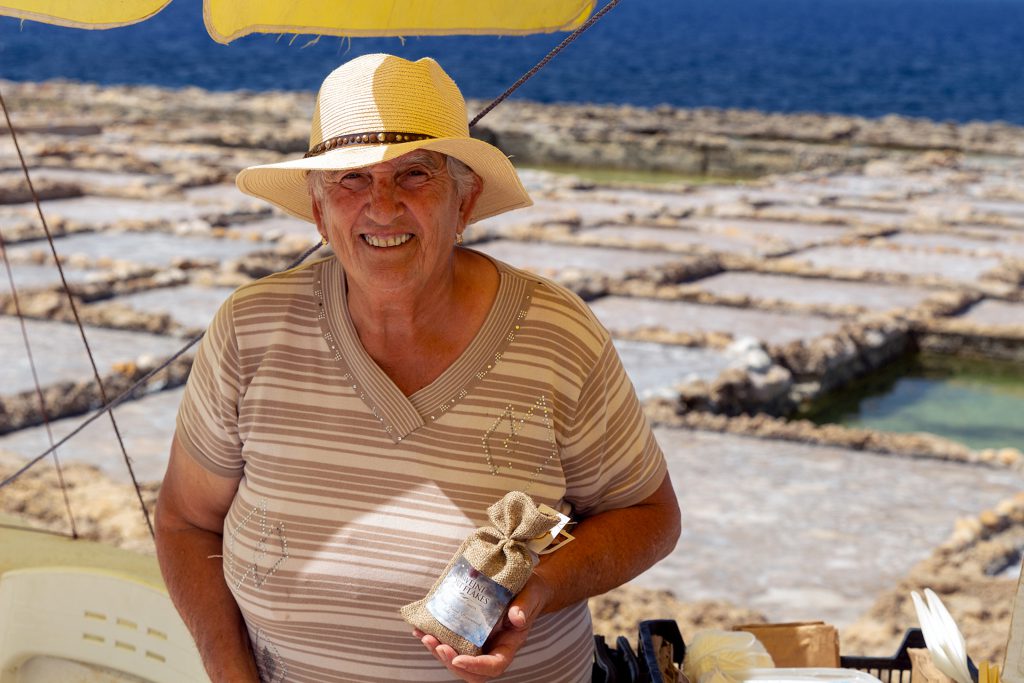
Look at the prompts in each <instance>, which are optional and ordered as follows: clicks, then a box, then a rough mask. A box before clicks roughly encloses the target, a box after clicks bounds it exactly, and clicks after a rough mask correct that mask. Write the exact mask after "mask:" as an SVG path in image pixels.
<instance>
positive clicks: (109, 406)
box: [0, 0, 620, 535]
mask: <svg viewBox="0 0 1024 683" xmlns="http://www.w3.org/2000/svg"><path fill="white" fill-rule="evenodd" d="M619 2H620V0H609V2H608V3H607V4H606V5H605V6H604V7H602V8H601V10H600V11H598V12H597V13H595V14H594V15H593V16H592V17H590V19H588V20H587V21H586V22H585V23H584V24H582V25H581V26H580V27H579V28H577V29H576V30H575V31H573V32H572V33H571V34H569V35H568V36H566V38H565V39H564V40H562V42H560V43H559V44H558V45H557V46H555V48H554V49H552V50H551V51H550V52H548V54H546V55H545V56H544V58H543V59H541V60H540V61H539V62H538V63H537V64H536V65H535V66H534V67H533V68H532V69H530V70H529V71H527V72H526V73H525V74H523V75H522V76H521V77H520V78H519V79H518V80H517V81H516V82H515V83H513V84H512V85H511V86H509V87H508V88H507V89H506V90H505V91H504V92H503V93H502V94H501V95H499V96H498V97H497V98H495V99H494V100H493V101H492V102H491V103H490V104H488V105H487V106H486V107H484V108H483V109H482V110H481V111H480V112H479V113H478V114H477V115H476V116H475V117H473V120H472V121H470V122H469V127H470V128H472V127H473V126H475V125H476V124H477V123H478V122H479V121H480V119H482V118H483V117H484V116H486V115H487V114H488V113H489V112H490V111H491V110H493V109H494V108H495V107H497V106H498V105H499V104H501V103H502V102H504V101H505V100H506V99H508V97H509V96H510V95H511V94H512V93H513V92H515V91H516V90H518V89H519V88H520V87H521V86H522V85H523V84H524V83H526V81H528V80H529V79H530V78H532V77H533V76H534V75H535V74H536V73H537V72H538V71H540V70H541V69H542V68H544V66H545V65H547V63H548V62H550V61H551V60H552V59H553V58H554V57H555V55H557V54H558V53H559V52H561V51H562V50H564V49H565V48H566V47H568V45H569V44H570V43H572V42H573V41H575V40H576V39H577V38H578V37H579V36H580V35H582V34H583V32H584V31H586V30H587V29H589V28H590V27H591V26H593V25H594V24H595V23H597V22H598V21H599V20H600V19H601V18H603V17H604V16H605V15H606V14H607V13H608V12H609V11H611V10H612V9H613V8H614V7H615V6H616V5H618V4H619ZM0 104H2V105H3V109H4V115H5V116H6V117H7V125H8V129H9V130H10V132H11V136H12V138H14V139H15V147H16V148H17V149H18V158H19V160H20V161H21V166H22V170H23V171H24V173H25V178H26V180H28V183H29V189H30V191H31V193H32V198H33V200H34V201H35V204H36V209H37V210H38V212H39V217H40V219H41V220H42V222H43V229H44V230H45V232H46V237H47V240H48V241H49V243H50V249H51V251H52V252H53V257H54V260H55V261H56V262H57V268H58V270H59V271H60V276H61V282H62V284H63V287H64V290H65V292H67V294H68V300H69V302H70V303H71V309H72V312H73V314H74V317H75V322H76V324H77V325H78V328H79V331H80V332H81V335H82V341H83V343H84V344H85V347H86V351H87V353H88V354H89V360H90V362H91V363H92V366H93V372H94V375H95V378H96V382H97V385H98V386H99V389H100V392H101V396H102V398H103V406H102V407H101V408H99V409H98V410H97V411H96V412H95V413H94V414H93V415H92V416H90V417H88V418H87V419H86V420H84V421H83V422H82V423H81V424H79V425H78V426H77V427H76V428H75V429H74V430H72V431H71V432H69V433H68V434H67V435H66V436H64V437H63V438H62V439H60V440H59V441H58V442H57V443H56V444H52V440H51V444H52V445H51V446H50V448H48V449H46V450H45V451H43V452H42V453H40V454H39V455H37V456H36V457H34V458H32V459H31V460H29V461H28V462H27V463H25V464H24V465H23V466H22V467H21V468H20V469H18V470H17V471H16V472H14V473H13V474H11V475H9V476H8V477H7V478H5V479H4V480H3V481H0V488H3V487H4V486H7V485H8V484H10V483H11V482H13V481H14V480H16V479H17V478H18V477H19V476H21V475H22V474H24V473H25V472H27V471H28V470H29V469H31V468H32V467H33V466H34V465H36V464H37V463H38V462H40V461H41V460H42V459H43V458H45V457H46V456H47V455H49V454H50V453H55V452H56V449H57V448H59V447H61V446H63V445H64V444H65V443H67V442H68V441H69V440H70V439H72V438H73V437H74V436H76V435H77V434H79V433H80V432H81V431H82V430H84V429H85V428H86V427H88V426H89V425H90V424H91V423H92V422H94V421H95V420H97V419H99V418H100V417H101V416H102V415H103V414H104V413H107V414H109V415H110V419H111V423H112V424H113V426H114V431H115V434H116V435H117V438H118V442H119V443H120V445H121V451H122V453H123V454H124V459H125V464H126V465H127V466H128V471H129V474H130V475H131V480H132V484H133V486H134V487H135V492H136V495H137V496H138V499H139V505H140V506H141V507H142V510H143V513H144V514H145V517H146V525H147V527H148V528H149V532H150V535H153V525H152V522H151V521H150V518H149V512H148V511H147V510H146V506H145V503H144V502H143V500H142V491H141V489H140V487H139V484H138V482H137V481H136V478H135V474H134V471H133V469H132V465H131V460H130V458H129V457H128V454H127V452H126V451H125V448H124V442H123V441H122V439H121V435H120V431H119V430H118V428H117V423H116V422H115V420H114V414H113V412H112V411H113V409H114V408H115V407H117V406H118V405H120V404H121V403H124V402H125V401H126V400H128V399H129V398H130V397H131V396H132V395H133V394H134V392H135V391H136V390H137V389H139V388H140V387H143V386H144V385H145V384H146V383H147V382H148V381H149V380H150V379H152V378H153V377H154V376H155V375H156V374H157V373H159V372H161V371H162V370H164V369H166V368H167V367H168V366H169V365H170V364H171V363H173V362H174V361H175V360H177V359H178V358H179V357H181V356H182V355H183V354H184V353H185V352H186V351H188V350H189V349H190V348H192V347H193V346H195V345H196V344H197V343H198V342H199V341H200V340H201V339H202V338H203V336H204V335H205V334H206V333H205V332H202V333H200V334H198V335H196V336H195V337H193V338H192V339H191V340H189V341H188V342H187V343H186V344H185V346H183V347H182V348H181V349H179V350H178V351H177V352H175V353H174V354H172V355H171V356H169V357H168V358H167V359H166V360H165V361H164V362H163V363H161V364H160V365H159V366H157V367H156V368H154V369H153V370H151V371H150V372H148V373H147V374H146V375H145V376H143V377H142V378H141V379H139V380H138V381H136V382H135V383H134V384H132V385H131V386H130V387H129V388H128V389H126V390H125V391H124V392H122V393H121V394H120V395H118V396H117V397H116V398H114V399H113V400H108V399H107V396H106V391H105V390H104V388H103V382H102V380H101V379H100V377H99V371H98V370H97V368H96V363H95V361H94V359H93V356H92V351H91V349H90V348H89V344H88V340H87V339H86V337H85V330H84V329H83V327H82V323H81V321H80V319H79V317H78V310H77V308H76V306H75V303H74V299H73V297H72V295H71V290H70V288H69V287H68V284H67V281H66V280H65V278H64V271H63V269H62V268H61V265H60V260H59V258H58V257H57V251H56V248H55V246H54V243H53V237H52V235H51V234H50V231H49V228H48V227H47V224H46V219H45V218H44V217H43V211H42V207H41V206H40V204H39V198H38V197H37V196H36V192H35V188H34V187H33V186H32V181H31V179H30V178H29V172H28V167H27V166H26V165H25V161H24V158H23V157H22V155H21V149H20V147H17V145H18V143H17V138H16V137H15V132H14V127H13V126H12V125H11V123H10V117H9V116H8V114H7V105H6V104H4V103H3V96H2V94H0ZM321 246H322V245H321V244H316V245H314V246H313V247H311V248H309V249H308V250H306V252H304V253H303V254H302V255H301V256H300V257H299V258H298V259H297V260H296V261H295V262H294V263H292V264H291V265H289V266H288V268H289V269H290V268H294V267H295V266H297V265H298V264H300V263H302V262H303V261H304V260H306V259H307V258H308V257H309V256H310V255H311V254H313V253H314V252H315V251H316V250H317V249H319V248H320V247H321ZM12 289H13V282H12ZM44 419H45V415H44ZM61 486H62V488H63V487H64V483H63V478H62V479H61ZM66 496H67V494H66V491H65V498H66Z"/></svg>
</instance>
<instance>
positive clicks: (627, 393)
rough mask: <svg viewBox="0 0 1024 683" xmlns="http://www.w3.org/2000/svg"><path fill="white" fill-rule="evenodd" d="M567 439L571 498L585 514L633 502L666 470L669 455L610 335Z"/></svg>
mask: <svg viewBox="0 0 1024 683" xmlns="http://www.w3.org/2000/svg"><path fill="white" fill-rule="evenodd" d="M571 425H572V427H571V430H570V432H569V433H568V435H567V436H568V438H567V439H566V442H565V443H564V444H563V449H562V451H563V459H562V467H563V470H564V471H565V475H566V493H565V497H566V499H567V500H568V501H569V502H571V503H572V504H573V506H574V509H575V510H576V511H577V512H579V513H580V514H582V515H593V514H597V513H599V512H604V511H605V510H611V509H615V508H622V507H628V506H630V505H634V504H636V503H638V502H640V501H642V500H644V499H645V498H647V497H648V496H650V495H651V494H652V493H654V492H655V491H656V490H657V488H658V486H660V485H661V482H662V480H663V479H664V477H665V473H666V472H667V467H666V464H665V457H664V455H663V454H662V452H661V448H660V447H659V446H658V442H657V441H656V440H655V438H654V433H653V431H652V430H651V427H650V424H649V423H648V421H647V417H646V416H645V415H644V413H643V409H642V407H641V405H640V401H639V399H638V398H637V396H636V391H635V390H634V388H633V384H632V383H631V382H630V380H629V377H628V376H627V375H626V371H625V369H624V368H623V367H622V361H621V360H620V359H619V354H618V353H617V352H616V350H615V346H614V345H613V344H612V342H611V340H610V339H609V340H606V341H605V344H604V347H603V348H602V350H601V354H600V356H599V357H598V359H597V362H596V363H595V365H594V368H593V371H592V372H591V373H590V375H589V376H588V377H587V379H586V381H585V383H584V385H583V387H582V390H581V392H580V398H579V402H578V403H577V409H576V415H575V418H574V420H573V421H572V422H571Z"/></svg>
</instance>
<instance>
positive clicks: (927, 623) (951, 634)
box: [910, 588, 974, 683]
mask: <svg viewBox="0 0 1024 683" xmlns="http://www.w3.org/2000/svg"><path fill="white" fill-rule="evenodd" d="M925 596H926V597H927V599H928V604H927V605H926V604H925V601H924V600H922V599H921V596H920V595H918V593H917V591H913V592H911V594H910V597H911V599H912V600H913V601H914V609H915V610H916V611H917V619H918V621H919V622H920V623H921V632H922V633H923V634H924V642H925V644H926V645H927V646H928V651H929V652H931V655H932V660H933V661H934V662H935V666H936V667H937V668H938V669H939V671H941V672H942V673H944V674H946V675H947V676H949V677H950V678H952V679H953V680H954V681H956V682H957V683H974V681H973V679H972V678H971V673H970V670H969V669H968V667H967V645H966V642H965V641H964V637H963V634H962V633H960V629H959V628H957V626H956V622H954V621H953V617H952V616H950V614H949V610H947V609H946V606H945V605H943V604H942V601H941V600H940V599H939V596H937V595H936V594H935V592H934V591H932V590H931V589H928V588H926V589H925Z"/></svg>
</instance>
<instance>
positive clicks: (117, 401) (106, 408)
mask: <svg viewBox="0 0 1024 683" xmlns="http://www.w3.org/2000/svg"><path fill="white" fill-rule="evenodd" d="M321 246H323V245H322V244H320V243H319V242H318V243H317V244H314V245H313V246H312V247H310V248H309V249H307V250H306V251H305V252H303V254H302V256H300V257H299V258H297V259H296V260H295V261H294V262H292V264H291V265H289V266H288V267H287V268H286V269H285V270H290V269H292V268H294V267H295V266H297V265H299V264H300V263H302V262H303V261H305V260H306V259H307V258H309V256H310V255H311V254H313V253H314V252H315V251H316V250H317V249H319V248H320V247H321ZM204 336H206V332H200V333H199V334H197V335H196V336H194V337H192V339H190V340H189V341H188V342H186V343H185V345H184V346H182V347H181V348H180V349H178V350H177V351H175V352H174V353H173V354H172V355H170V356H168V357H167V358H166V359H165V360H164V362H163V363H161V364H160V365H158V366H157V367H155V368H153V369H152V370H150V371H149V372H147V373H146V374H145V375H144V376H143V377H141V378H140V379H139V380H138V381H136V382H135V384H133V385H131V386H130V387H128V388H127V389H125V390H124V391H122V392H121V393H120V394H118V396H117V397H116V398H114V400H112V401H110V402H109V403H105V404H104V405H103V406H101V407H100V408H97V409H96V412H95V413H93V414H92V415H90V416H89V417H88V418H86V419H85V420H83V421H82V422H81V424H79V425H78V426H77V427H75V428H74V429H73V430H71V431H70V432H68V433H67V434H66V435H65V436H64V437H63V438H62V439H60V440H59V441H58V442H57V443H55V444H54V445H53V446H51V447H50V448H48V449H46V450H45V451H43V452H42V453H40V454H39V455H37V456H35V457H34V458H32V459H31V460H29V461H28V462H26V463H25V464H24V465H22V466H21V468H19V469H18V470H17V471H16V472H14V473H13V474H11V475H9V476H8V477H7V478H6V479H4V480H3V481H0V489H2V488H3V487H5V486H7V485H8V484H10V483H11V482H13V481H14V480H15V479H17V478H18V477H20V476H21V475H22V474H24V473H25V472H27V471H28V470H29V469H31V468H32V467H34V466H35V465H36V464H37V463H38V462H39V461H41V460H42V459H43V458H45V457H46V456H47V455H49V454H50V453H52V452H53V451H54V450H56V449H58V448H60V447H61V446H63V445H64V444H65V443H67V442H68V441H70V440H71V439H72V438H73V437H75V436H77V435H78V434H79V432H81V431H82V430H83V429H85V428H86V427H88V426H89V425H90V424H92V423H93V422H95V421H96V420H98V419H99V418H100V417H102V416H103V414H104V413H109V412H110V411H111V410H113V409H114V408H116V407H117V406H119V405H121V404H122V403H124V402H125V401H127V400H128V399H130V398H131V397H132V396H133V395H134V393H135V391H136V390H138V389H139V388H141V387H143V386H145V385H146V383H147V382H149V380H151V379H153V377H155V376H156V375H157V374H158V373H159V372H161V371H163V370H164V369H166V368H167V366H169V365H170V364H171V363H173V362H174V361H176V360H178V358H180V357H181V356H183V355H184V354H185V352H186V351H188V350H189V349H191V348H192V347H193V346H195V345H196V344H198V343H199V341H200V340H201V339H202V338H203V337H204Z"/></svg>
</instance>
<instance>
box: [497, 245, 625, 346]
mask: <svg viewBox="0 0 1024 683" xmlns="http://www.w3.org/2000/svg"><path fill="white" fill-rule="evenodd" d="M494 261H495V264H496V265H497V266H498V270H499V272H500V273H501V275H502V277H509V278H514V279H518V280H520V281H522V282H524V283H527V284H528V285H529V286H530V288H531V290H532V291H531V293H530V294H531V303H530V307H529V315H531V316H534V317H539V318H545V319H548V320H549V321H551V322H553V323H555V324H561V325H566V324H567V323H571V324H572V325H574V326H580V327H583V328H585V329H588V330H590V331H591V333H592V334H594V335H595V336H597V337H600V338H601V339H602V340H604V339H606V338H608V336H609V335H608V331H607V330H606V329H605V327H604V325H602V324H601V322H600V321H599V320H598V319H597V316H595V315H594V312H593V311H591V310H590V307H589V306H587V304H586V302H584V301H583V299H582V298H580V296H579V295H578V294H577V293H576V292H574V291H572V290H571V289H569V288H568V287H566V286H564V285H561V284H559V283H557V282H555V281H553V280H551V279H549V278H546V277H544V276H542V275H538V274H536V273H533V272H531V271H527V270H523V269H521V268H517V267H515V266H512V265H510V264H508V263H504V262H502V261H498V260H497V259H494Z"/></svg>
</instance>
